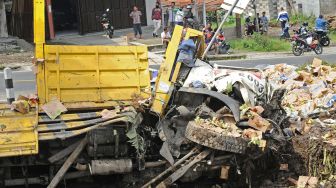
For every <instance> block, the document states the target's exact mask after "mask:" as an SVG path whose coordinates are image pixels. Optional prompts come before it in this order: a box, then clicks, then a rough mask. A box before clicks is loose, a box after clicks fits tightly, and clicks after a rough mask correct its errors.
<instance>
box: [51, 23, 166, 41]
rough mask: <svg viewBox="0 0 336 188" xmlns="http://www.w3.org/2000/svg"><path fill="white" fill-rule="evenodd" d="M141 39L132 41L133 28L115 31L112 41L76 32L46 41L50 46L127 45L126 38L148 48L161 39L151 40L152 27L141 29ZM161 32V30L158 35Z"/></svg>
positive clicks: (102, 34) (101, 34)
mask: <svg viewBox="0 0 336 188" xmlns="http://www.w3.org/2000/svg"><path fill="white" fill-rule="evenodd" d="M142 31H143V35H142V39H134V34H133V28H127V29H120V30H115V32H114V36H113V38H112V39H109V38H108V37H107V36H106V35H105V33H104V32H96V33H89V34H85V35H79V34H78V33H77V32H68V33H62V34H56V39H54V40H51V41H48V43H50V44H70V45H112V46H117V45H127V44H126V37H128V40H129V42H138V43H142V44H145V45H148V46H152V45H160V44H161V38H153V36H152V32H153V26H144V27H142ZM161 32H162V28H161V29H160V31H159V33H161Z"/></svg>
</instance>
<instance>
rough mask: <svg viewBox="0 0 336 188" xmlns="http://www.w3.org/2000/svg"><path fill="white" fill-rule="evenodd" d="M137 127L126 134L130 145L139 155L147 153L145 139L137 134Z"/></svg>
mask: <svg viewBox="0 0 336 188" xmlns="http://www.w3.org/2000/svg"><path fill="white" fill-rule="evenodd" d="M136 128H137V126H135V125H133V126H132V127H131V129H130V130H129V131H128V132H127V133H126V136H127V137H128V138H129V141H128V142H129V143H131V145H132V146H133V147H134V148H135V149H136V151H137V153H138V154H141V153H144V152H145V141H144V139H143V138H142V137H141V136H140V135H139V134H138V133H137V131H136Z"/></svg>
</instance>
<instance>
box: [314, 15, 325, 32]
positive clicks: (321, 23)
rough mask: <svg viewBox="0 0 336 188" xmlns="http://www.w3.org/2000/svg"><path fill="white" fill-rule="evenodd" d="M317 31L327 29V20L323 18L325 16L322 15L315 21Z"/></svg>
mask: <svg viewBox="0 0 336 188" xmlns="http://www.w3.org/2000/svg"><path fill="white" fill-rule="evenodd" d="M315 29H316V31H322V32H323V31H325V30H326V29H327V20H325V19H324V18H323V15H320V16H319V17H318V18H317V19H316V20H315Z"/></svg>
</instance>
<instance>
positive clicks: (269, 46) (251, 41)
mask: <svg viewBox="0 0 336 188" xmlns="http://www.w3.org/2000/svg"><path fill="white" fill-rule="evenodd" d="M230 45H231V47H232V48H233V49H235V50H242V51H256V52H275V51H289V50H290V44H289V43H288V42H287V41H285V40H280V39H278V38H271V37H268V36H263V35H260V34H255V35H253V36H252V37H248V38H243V39H236V40H232V41H230Z"/></svg>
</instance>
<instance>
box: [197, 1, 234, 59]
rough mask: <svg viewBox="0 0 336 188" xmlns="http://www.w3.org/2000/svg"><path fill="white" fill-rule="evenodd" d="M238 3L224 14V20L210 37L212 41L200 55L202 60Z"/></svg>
mask: <svg viewBox="0 0 336 188" xmlns="http://www.w3.org/2000/svg"><path fill="white" fill-rule="evenodd" d="M238 2H239V0H236V1H235V2H234V3H233V5H232V7H231V9H230V10H229V11H228V12H227V13H226V14H225V16H224V18H223V20H222V22H221V24H220V25H219V27H218V29H217V31H216V33H215V34H214V36H212V39H211V41H210V43H209V45H208V46H207V48H206V49H205V51H204V53H203V55H202V59H204V57H205V55H206V54H207V53H208V51H209V50H210V48H211V46H212V44H213V43H214V41H215V39H216V36H217V35H218V33H219V31H220V30H221V28H222V27H223V25H224V23H225V20H226V19H227V18H228V17H229V15H230V14H231V13H232V11H233V9H234V8H235V7H236V5H237V4H238Z"/></svg>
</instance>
